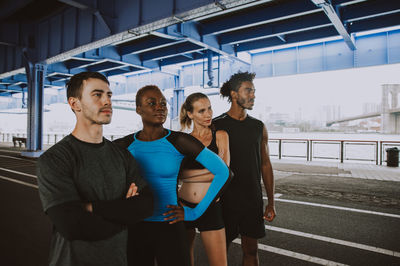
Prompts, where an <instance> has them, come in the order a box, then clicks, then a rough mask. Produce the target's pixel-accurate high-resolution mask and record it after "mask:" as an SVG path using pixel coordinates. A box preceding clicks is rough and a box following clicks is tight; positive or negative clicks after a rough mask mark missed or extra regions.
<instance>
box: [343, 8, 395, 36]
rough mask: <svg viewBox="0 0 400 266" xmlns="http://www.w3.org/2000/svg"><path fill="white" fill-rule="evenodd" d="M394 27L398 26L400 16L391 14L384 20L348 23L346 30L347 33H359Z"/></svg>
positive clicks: (379, 18)
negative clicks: (347, 30)
mask: <svg viewBox="0 0 400 266" xmlns="http://www.w3.org/2000/svg"><path fill="white" fill-rule="evenodd" d="M395 25H400V14H399V13H397V14H391V15H387V16H385V19H382V18H381V17H373V18H369V19H365V20H358V21H354V22H351V23H349V25H348V29H349V32H351V33H353V32H360V31H366V30H371V29H379V28H386V27H391V26H395Z"/></svg>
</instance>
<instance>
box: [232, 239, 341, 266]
mask: <svg viewBox="0 0 400 266" xmlns="http://www.w3.org/2000/svg"><path fill="white" fill-rule="evenodd" d="M233 243H236V244H239V245H240V244H241V241H240V239H238V238H236V239H235V240H233ZM258 249H260V250H264V251H268V252H272V253H276V254H279V255H283V256H287V257H292V258H295V259H299V260H304V261H308V262H312V263H315V264H320V265H332V266H334V265H338V266H342V265H347V264H343V263H339V262H335V261H331V260H326V259H321V258H318V257H313V256H309V255H306V254H302V253H297V252H293V251H290V250H286V249H281V248H276V247H271V246H268V245H264V244H258Z"/></svg>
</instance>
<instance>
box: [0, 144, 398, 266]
mask: <svg viewBox="0 0 400 266" xmlns="http://www.w3.org/2000/svg"><path fill="white" fill-rule="evenodd" d="M272 163H273V167H274V174H275V178H276V191H275V192H276V210H277V217H276V219H275V220H274V221H273V222H272V223H266V224H265V225H266V228H267V235H266V237H265V238H263V239H261V240H260V241H259V257H260V265H313V264H320V265H400V245H399V240H400V169H399V168H388V167H386V166H375V165H368V164H346V163H345V164H340V163H334V162H329V163H327V162H311V163H307V162H302V161H288V160H272ZM35 169H36V160H34V159H27V158H22V157H20V156H19V149H18V148H5V147H0V202H1V204H0V211H1V213H2V218H1V219H0V228H1V238H0V265H4V266H8V265H10V266H19V265H33V266H35V265H47V256H48V250H49V245H50V235H51V223H50V221H49V220H48V218H47V217H46V216H45V215H44V214H43V212H42V208H41V205H40V201H39V196H38V192H37V188H36V185H37V183H36V177H35V172H36V170H35ZM374 176H375V177H376V178H374ZM241 254H242V253H241V246H240V239H237V240H235V243H232V244H231V246H230V248H229V253H228V262H229V265H241ZM195 260H196V265H208V264H207V257H206V254H205V253H204V249H203V247H202V243H201V240H200V237H199V235H197V237H196V253H195Z"/></svg>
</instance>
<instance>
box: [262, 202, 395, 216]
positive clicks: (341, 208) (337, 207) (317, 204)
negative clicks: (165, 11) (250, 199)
mask: <svg viewBox="0 0 400 266" xmlns="http://www.w3.org/2000/svg"><path fill="white" fill-rule="evenodd" d="M263 199H265V200H267V199H268V198H267V197H263ZM275 201H280V202H287V203H293V204H301V205H308V206H314V207H322V208H330V209H336V210H342V211H351V212H359V213H366V214H373V215H380V216H387V217H393V218H398V219H399V218H400V215H398V214H393V213H386V212H375V211H367V210H361V209H354V208H347V207H340V206H334V205H328V204H320V203H312V202H306V201H297V200H288V199H275Z"/></svg>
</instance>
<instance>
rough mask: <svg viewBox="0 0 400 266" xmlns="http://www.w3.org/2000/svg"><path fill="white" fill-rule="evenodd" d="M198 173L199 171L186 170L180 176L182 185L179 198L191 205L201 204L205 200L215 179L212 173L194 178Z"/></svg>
mask: <svg viewBox="0 0 400 266" xmlns="http://www.w3.org/2000/svg"><path fill="white" fill-rule="evenodd" d="M196 171H199V170H184V171H182V173H181V176H180V179H181V181H182V185H181V187H180V189H179V191H178V196H179V198H181V199H184V200H185V201H188V202H191V203H199V202H200V201H201V200H202V199H203V198H204V196H205V195H206V193H207V190H208V188H209V187H210V184H211V182H212V180H213V179H214V175H213V174H212V173H210V172H208V173H205V174H201V175H195V176H193V175H194V173H196ZM203 172H204V170H203Z"/></svg>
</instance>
